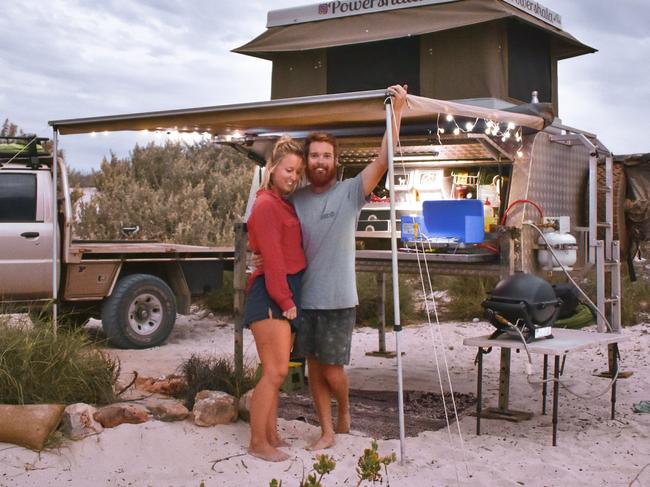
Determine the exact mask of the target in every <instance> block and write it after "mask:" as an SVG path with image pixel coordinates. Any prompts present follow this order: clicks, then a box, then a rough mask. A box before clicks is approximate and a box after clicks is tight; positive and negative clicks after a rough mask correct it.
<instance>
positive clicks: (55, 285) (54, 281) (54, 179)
mask: <svg viewBox="0 0 650 487" xmlns="http://www.w3.org/2000/svg"><path fill="white" fill-rule="evenodd" d="M52 132H53V134H52V329H53V330H54V334H55V335H56V332H57V300H58V289H59V285H58V284H59V283H58V279H57V272H56V270H57V267H56V261H57V256H58V234H59V229H58V215H59V212H58V208H57V202H58V195H57V180H58V177H59V172H58V168H59V157H58V150H59V147H58V145H59V144H58V135H59V134H58V131H57V128H56V127H54V128H53V129H52Z"/></svg>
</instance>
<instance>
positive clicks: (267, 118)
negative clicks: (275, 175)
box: [49, 90, 552, 136]
mask: <svg viewBox="0 0 650 487" xmlns="http://www.w3.org/2000/svg"><path fill="white" fill-rule="evenodd" d="M384 97H385V91H384V90H374V91H367V92H358V93H345V94H332V95H321V96H312V97H302V98H293V99H283V100H272V101H266V102H259V103H247V104H237V105H222V106H213V107H203V108H189V109H181V110H168V111H159V112H148V113H133V114H124V115H110V116H104V117H92V118H81V119H69V120H53V121H50V122H49V124H50V125H51V126H52V127H53V128H54V129H55V130H57V131H58V132H59V133H60V134H61V135H66V134H84V133H91V132H104V131H109V132H111V131H122V130H127V131H128V130H132V131H137V130H149V131H156V130H162V131H166V130H178V131H180V132H210V133H211V134H213V135H221V136H227V135H232V134H234V133H235V132H237V133H239V134H241V135H245V134H247V135H253V136H254V135H265V134H267V135H268V134H278V133H290V134H293V135H295V136H300V133H304V132H308V131H312V130H316V129H322V130H333V129H335V128H336V129H354V128H368V127H379V128H382V127H384V124H385V117H386V113H385V110H384V104H383V103H382V102H383V99H384ZM532 108H533V109H535V108H537V109H539V108H542V109H543V108H545V105H544V104H538V105H537V106H533V107H532ZM521 112H522V110H519V113H516V112H514V111H512V112H511V111H504V110H496V109H489V108H483V107H475V106H471V105H466V104H462V103H454V102H449V101H441V100H433V99H430V98H424V97H418V96H413V95H408V108H406V109H405V111H404V115H403V119H402V125H403V126H406V125H409V124H411V125H412V124H419V123H425V124H426V123H429V124H432V126H433V125H434V124H435V120H436V116H437V115H438V114H442V115H446V114H452V115H455V116H459V117H468V118H484V119H489V120H493V121H499V122H504V123H508V122H512V123H514V124H515V125H520V126H522V127H527V128H530V129H533V130H542V129H543V128H544V126H545V125H547V124H549V123H550V122H551V121H552V115H549V114H548V113H545V112H544V111H543V110H542V111H535V110H533V111H528V112H527V113H521Z"/></svg>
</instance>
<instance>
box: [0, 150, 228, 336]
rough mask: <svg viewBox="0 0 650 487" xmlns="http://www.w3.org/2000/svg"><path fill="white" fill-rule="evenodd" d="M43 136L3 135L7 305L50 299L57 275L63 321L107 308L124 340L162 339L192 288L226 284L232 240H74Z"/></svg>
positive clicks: (66, 201) (0, 170) (0, 270)
mask: <svg viewBox="0 0 650 487" xmlns="http://www.w3.org/2000/svg"><path fill="white" fill-rule="evenodd" d="M12 139H14V140H15V139H16V138H12ZM32 140H33V139H32ZM44 140H45V139H38V140H33V143H31V144H30V148H29V150H25V149H21V148H20V144H7V143H5V144H3V143H2V142H3V141H2V140H0V300H1V301H2V302H3V304H2V306H3V307H4V308H5V309H8V308H10V307H11V308H12V309H16V307H18V308H23V309H25V308H28V309H31V310H34V309H38V308H42V307H45V306H47V305H48V304H49V303H51V302H52V298H53V296H54V292H53V289H54V285H55V283H56V285H57V286H58V287H57V302H58V305H59V310H60V318H61V321H68V322H73V323H76V324H83V323H85V322H87V321H88V319H90V318H91V317H93V318H100V319H101V321H102V326H103V329H104V330H105V332H106V335H107V336H108V338H109V340H110V341H111V342H112V343H113V344H114V345H116V346H118V347H122V348H147V347H152V346H155V345H160V344H161V343H163V342H164V341H165V340H166V339H167V337H168V336H169V334H170V333H171V331H172V328H173V326H174V323H175V321H176V313H181V314H187V313H188V312H189V307H190V304H191V300H192V297H194V296H199V295H202V294H204V293H206V292H209V291H214V290H217V289H218V288H219V287H221V283H222V277H223V270H224V269H227V268H232V259H233V254H234V252H233V248H226V247H199V246H190V245H177V244H171V243H161V242H150V241H134V240H125V241H79V240H73V238H72V223H73V214H72V207H71V202H70V190H69V185H68V178H67V171H66V167H65V164H64V163H63V161H62V160H61V159H60V158H58V173H59V177H58V180H59V186H58V188H59V190H58V195H59V199H58V203H57V208H53V206H54V205H53V191H54V185H53V157H52V156H51V154H48V153H47V152H46V151H44V150H42V148H40V146H39V147H38V149H37V148H36V144H35V143H34V142H42V141H44ZM16 146H18V147H16ZM54 219H56V221H57V227H56V228H57V230H56V232H55V230H54V229H55V226H54ZM55 233H56V234H57V245H56V253H57V267H56V280H54V279H53V275H54V271H53V265H52V261H53V258H52V256H53V254H54V248H55V247H54V245H53V237H54V235H55Z"/></svg>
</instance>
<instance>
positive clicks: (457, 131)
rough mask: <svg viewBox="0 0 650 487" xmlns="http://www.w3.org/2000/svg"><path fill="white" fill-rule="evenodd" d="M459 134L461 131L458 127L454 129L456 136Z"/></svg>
mask: <svg viewBox="0 0 650 487" xmlns="http://www.w3.org/2000/svg"><path fill="white" fill-rule="evenodd" d="M459 134H460V129H459V128H458V127H456V128H455V129H454V135H459Z"/></svg>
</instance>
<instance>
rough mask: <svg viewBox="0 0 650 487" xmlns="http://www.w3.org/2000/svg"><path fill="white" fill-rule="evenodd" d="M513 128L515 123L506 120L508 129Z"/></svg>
mask: <svg viewBox="0 0 650 487" xmlns="http://www.w3.org/2000/svg"><path fill="white" fill-rule="evenodd" d="M514 129H515V124H514V123H512V122H508V130H514Z"/></svg>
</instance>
